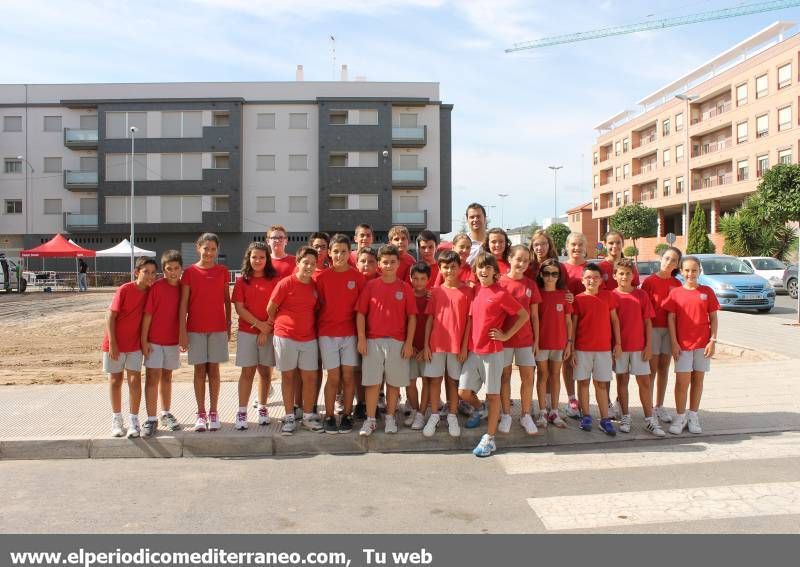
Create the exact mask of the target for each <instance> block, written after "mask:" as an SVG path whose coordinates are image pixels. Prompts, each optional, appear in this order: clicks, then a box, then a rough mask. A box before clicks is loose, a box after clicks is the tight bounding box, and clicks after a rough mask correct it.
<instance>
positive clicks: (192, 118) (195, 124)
mask: <svg viewBox="0 0 800 567" xmlns="http://www.w3.org/2000/svg"><path fill="white" fill-rule="evenodd" d="M161 137H162V138H202V137H203V113H202V112H200V111H190V112H162V113H161Z"/></svg>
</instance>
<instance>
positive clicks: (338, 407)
mask: <svg viewBox="0 0 800 567" xmlns="http://www.w3.org/2000/svg"><path fill="white" fill-rule="evenodd" d="M333 411H334V412H336V413H337V414H339V415H341V414H343V413H344V394H343V393H341V392H339V393H338V394H336V401H334V402H333Z"/></svg>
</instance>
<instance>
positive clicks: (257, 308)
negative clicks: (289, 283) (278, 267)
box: [231, 275, 281, 335]
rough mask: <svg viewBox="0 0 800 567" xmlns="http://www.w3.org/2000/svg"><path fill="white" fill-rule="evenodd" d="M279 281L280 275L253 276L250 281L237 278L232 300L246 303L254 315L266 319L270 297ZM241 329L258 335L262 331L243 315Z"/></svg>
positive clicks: (240, 319) (262, 319)
mask: <svg viewBox="0 0 800 567" xmlns="http://www.w3.org/2000/svg"><path fill="white" fill-rule="evenodd" d="M279 281H281V277H280V275H276V276H274V277H272V278H265V277H260V278H256V277H252V278H250V281H249V282H246V281H244V278H237V279H236V284H235V285H234V286H233V296H232V297H231V301H233V302H234V303H244V308H245V309H247V310H248V311H249V312H250V313H251V314H252V315H253V317H255V318H256V319H258V320H259V321H266V320H267V304H269V297H270V296H271V295H272V291H273V290H274V289H275V286H276V285H278V282H279ZM239 331H240V332H242V333H250V334H253V335H257V334H258V333H259V332H260V331H259V330H258V329H256V328H255V327H253V326H252V325H251V324H250V323H248V322H247V321H245V320H244V319H242V318H241V317H239Z"/></svg>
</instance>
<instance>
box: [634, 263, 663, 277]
mask: <svg viewBox="0 0 800 567" xmlns="http://www.w3.org/2000/svg"><path fill="white" fill-rule="evenodd" d="M636 269H637V270H639V276H640V279H641V280H642V281H644V278H646V277H647V276H649V275H650V274H655V273H656V272H658V270H659V269H661V261H659V260H642V261H640V262H636Z"/></svg>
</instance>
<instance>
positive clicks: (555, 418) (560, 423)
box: [547, 410, 567, 429]
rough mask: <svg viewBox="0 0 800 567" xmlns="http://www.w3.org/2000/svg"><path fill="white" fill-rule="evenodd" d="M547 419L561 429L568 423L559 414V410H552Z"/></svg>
mask: <svg viewBox="0 0 800 567" xmlns="http://www.w3.org/2000/svg"><path fill="white" fill-rule="evenodd" d="M547 421H549V422H550V423H552V424H553V425H555V426H556V427H558V428H559V429H564V428H565V427H566V426H567V424H566V423H565V422H564V420H563V419H561V416H560V415H559V414H558V411H556V410H551V411H550V414H549V415H548V416H547Z"/></svg>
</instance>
